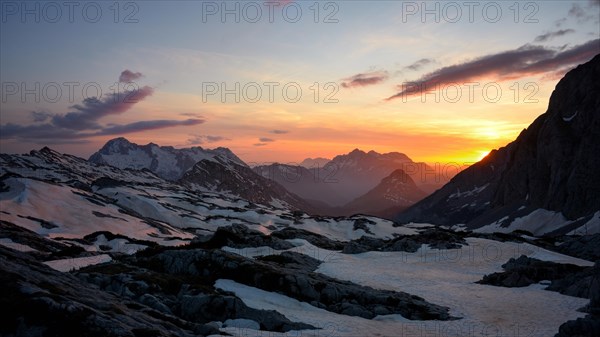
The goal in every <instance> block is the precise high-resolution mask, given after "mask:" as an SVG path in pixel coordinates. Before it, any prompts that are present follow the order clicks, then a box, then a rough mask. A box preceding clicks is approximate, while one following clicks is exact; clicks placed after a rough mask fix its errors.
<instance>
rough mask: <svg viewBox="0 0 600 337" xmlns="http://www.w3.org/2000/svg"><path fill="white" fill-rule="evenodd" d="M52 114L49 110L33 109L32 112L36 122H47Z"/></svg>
mask: <svg viewBox="0 0 600 337" xmlns="http://www.w3.org/2000/svg"><path fill="white" fill-rule="evenodd" d="M51 116H52V114H51V113H49V112H46V111H32V112H31V117H32V118H33V121H34V122H36V123H38V122H45V121H47V120H48V118H50V117H51Z"/></svg>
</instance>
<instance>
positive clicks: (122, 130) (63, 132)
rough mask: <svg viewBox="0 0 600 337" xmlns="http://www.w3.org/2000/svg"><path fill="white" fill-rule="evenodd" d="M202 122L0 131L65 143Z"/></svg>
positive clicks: (39, 126) (29, 127)
mask: <svg viewBox="0 0 600 337" xmlns="http://www.w3.org/2000/svg"><path fill="white" fill-rule="evenodd" d="M202 123H204V120H203V119H186V120H182V121H177V120H149V121H140V122H133V123H129V124H123V125H110V126H106V127H103V128H102V129H100V130H96V131H87V132H81V131H80V130H72V129H66V128H61V127H58V126H56V125H54V124H50V123H45V124H37V125H18V124H12V123H8V124H3V125H0V133H2V137H3V138H6V139H23V140H28V139H29V140H44V142H46V141H51V142H53V143H54V144H60V143H65V141H67V140H75V139H85V138H90V137H96V136H107V135H124V134H128V133H135V132H141V131H149V130H157V129H164V128H169V127H175V126H190V125H198V124H202Z"/></svg>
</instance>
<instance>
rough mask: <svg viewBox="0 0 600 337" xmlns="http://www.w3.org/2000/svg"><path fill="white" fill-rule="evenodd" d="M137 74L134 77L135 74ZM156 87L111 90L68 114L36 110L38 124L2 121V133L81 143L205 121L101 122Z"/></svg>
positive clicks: (9, 136)
mask: <svg viewBox="0 0 600 337" xmlns="http://www.w3.org/2000/svg"><path fill="white" fill-rule="evenodd" d="M126 72H128V71H124V72H123V73H121V78H120V80H121V79H123V76H130V77H129V78H134V77H136V76H137V77H139V76H141V74H139V73H131V72H129V73H131V74H129V73H126ZM131 76H133V77H131ZM153 92H154V89H153V88H151V87H148V86H145V87H142V88H140V89H136V90H129V91H127V90H126V91H123V92H122V93H111V94H107V95H105V96H104V97H102V98H97V97H92V98H86V99H85V100H84V101H83V102H81V104H76V105H73V106H71V107H70V109H72V111H70V112H67V113H66V114H50V113H48V112H44V111H33V112H31V116H32V118H33V121H34V122H35V123H34V124H29V125H19V124H12V123H8V124H2V125H0V133H1V134H2V137H3V138H6V139H20V140H37V141H44V142H46V143H54V144H57V143H65V142H70V143H73V142H74V143H81V142H84V141H85V138H89V137H95V136H104V135H122V134H128V133H134V132H140V131H148V130H158V129H163V128H169V127H175V126H190V125H198V124H202V123H204V119H202V118H190V119H186V120H148V121H138V122H133V123H129V124H123V125H119V124H101V123H99V120H100V119H102V118H104V117H107V116H111V115H119V114H122V113H124V112H126V111H128V110H129V109H131V108H132V107H133V106H134V105H135V104H136V103H138V102H140V101H142V100H144V99H146V98H147V97H148V96H150V95H152V93H153Z"/></svg>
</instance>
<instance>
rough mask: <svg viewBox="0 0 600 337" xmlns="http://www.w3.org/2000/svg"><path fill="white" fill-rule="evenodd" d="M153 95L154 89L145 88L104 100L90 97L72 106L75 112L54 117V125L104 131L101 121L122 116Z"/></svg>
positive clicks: (113, 95)
mask: <svg viewBox="0 0 600 337" xmlns="http://www.w3.org/2000/svg"><path fill="white" fill-rule="evenodd" d="M153 93H154V89H152V88H151V87H148V86H144V87H142V88H140V89H137V90H129V91H123V92H118V93H110V94H107V95H105V96H104V98H103V99H99V98H97V97H89V98H86V99H85V100H84V101H83V102H82V103H81V104H76V105H73V106H71V109H73V110H74V111H72V112H68V113H66V114H65V115H55V116H53V117H52V123H53V124H54V125H55V126H58V127H63V128H66V129H72V130H87V129H102V126H101V125H99V124H98V123H97V121H98V120H99V119H101V118H103V117H106V116H110V115H119V114H122V113H124V112H125V111H127V110H129V109H131V108H132V107H133V106H134V105H135V104H136V103H138V102H140V101H142V100H144V99H146V98H147V97H148V96H151V95H152V94H153Z"/></svg>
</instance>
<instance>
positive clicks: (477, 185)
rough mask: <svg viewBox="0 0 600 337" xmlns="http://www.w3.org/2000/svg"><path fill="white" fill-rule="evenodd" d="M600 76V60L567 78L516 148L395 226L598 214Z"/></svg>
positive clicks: (477, 167) (498, 153)
mask: <svg viewBox="0 0 600 337" xmlns="http://www.w3.org/2000/svg"><path fill="white" fill-rule="evenodd" d="M599 77H600V55H598V56H596V57H594V58H593V59H592V60H591V61H589V62H588V63H585V64H583V65H580V66H578V67H577V68H575V69H573V70H571V71H569V72H568V73H567V74H566V75H565V76H564V78H563V79H561V80H560V82H559V83H558V84H557V86H556V89H555V90H554V92H553V93H552V96H551V97H550V103H549V105H548V110H547V111H546V113H544V114H542V115H541V116H539V117H538V118H537V119H536V120H535V121H534V122H533V123H532V124H531V125H530V126H529V127H528V128H527V129H525V130H523V131H522V132H521V134H520V135H519V136H518V137H517V139H516V140H515V141H514V142H512V143H510V144H508V145H507V146H505V147H503V148H501V149H499V150H495V151H492V152H491V153H490V154H489V155H488V156H487V157H486V158H484V159H483V160H481V161H480V162H478V163H476V164H474V165H472V166H471V167H469V168H468V169H466V170H464V171H463V172H461V173H459V174H458V175H457V176H456V177H454V178H453V179H452V180H451V181H450V182H449V183H448V184H446V185H445V186H444V187H443V188H441V189H440V190H439V191H437V192H435V193H433V194H432V195H430V196H429V197H427V198H425V199H424V200H422V201H421V202H419V203H417V204H416V205H414V206H413V207H411V208H410V209H408V210H406V211H405V212H402V213H400V214H399V215H398V216H397V218H396V219H397V220H398V221H402V222H408V221H415V222H429V223H435V224H441V225H455V224H459V223H464V224H467V225H468V226H469V227H470V228H477V227H480V226H483V225H486V224H490V223H492V222H494V221H496V220H498V219H501V218H504V217H506V216H508V218H507V219H508V220H511V219H512V218H511V215H512V214H515V213H517V211H518V210H519V209H522V207H523V206H525V207H526V208H527V209H528V210H529V212H531V211H532V210H535V209H538V208H543V209H547V210H551V211H557V212H562V213H563V214H564V215H565V216H566V217H567V218H568V219H577V218H579V217H586V216H590V215H592V214H593V213H594V212H596V211H598V210H599V209H600V206H599V205H600V176H599V175H598V174H596V171H597V168H598V166H600V159H599V158H600V157H599V156H598V153H600V82H598V78H599ZM513 218H514V217H513ZM506 223H509V222H506Z"/></svg>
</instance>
